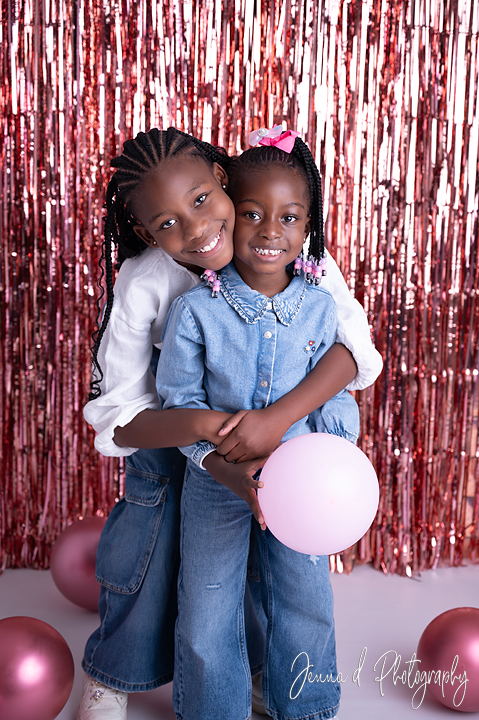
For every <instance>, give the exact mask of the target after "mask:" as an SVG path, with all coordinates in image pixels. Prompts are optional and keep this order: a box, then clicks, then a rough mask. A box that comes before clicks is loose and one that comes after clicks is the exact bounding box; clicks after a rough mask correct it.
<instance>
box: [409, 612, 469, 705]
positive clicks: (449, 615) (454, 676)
mask: <svg viewBox="0 0 479 720" xmlns="http://www.w3.org/2000/svg"><path fill="white" fill-rule="evenodd" d="M417 658H418V660H420V661H421V662H420V664H419V665H418V669H419V671H421V672H424V671H425V672H427V673H430V682H429V683H428V686H427V688H428V691H429V692H430V693H431V695H432V696H433V697H434V698H435V699H436V700H437V701H438V702H440V703H441V704H442V705H445V706H446V707H448V708H451V709H452V710H458V711H459V712H479V608H475V607H459V608H454V609H453V610H447V611H446V612H444V613H442V614H441V615H438V616H437V617H436V618H435V619H434V620H432V622H430V623H429V625H428V626H427V627H426V629H425V630H424V632H423V634H422V635H421V638H420V640H419V645H418V648H417Z"/></svg>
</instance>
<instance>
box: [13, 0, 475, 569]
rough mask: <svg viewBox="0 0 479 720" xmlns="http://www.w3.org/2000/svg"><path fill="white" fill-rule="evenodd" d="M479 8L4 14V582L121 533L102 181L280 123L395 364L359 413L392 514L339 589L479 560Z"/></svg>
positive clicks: (303, 2) (89, 3) (123, 0)
mask: <svg viewBox="0 0 479 720" xmlns="http://www.w3.org/2000/svg"><path fill="white" fill-rule="evenodd" d="M478 24H479V5H478V0H457V1H456V0H454V1H453V0H446V2H443V1H439V0H407V1H406V2H401V3H399V2H396V3H391V2H387V0H379V2H374V3H373V2H371V0H363V1H361V0H349V1H348V0H323V2H320V3H318V2H316V0H285V1H284V2H281V3H279V2H265V1H264V0H263V1H262V2H261V1H260V2H254V1H253V0H233V1H232V2H230V3H224V4H222V3H221V2H219V0H195V1H188V2H179V1H178V2H173V1H172V0H167V2H155V0H154V1H153V2H149V1H147V0H103V1H102V2H100V1H98V0H78V1H76V0H75V2H74V1H73V0H2V26H1V38H0V40H1V42H0V67H1V72H2V83H1V87H0V105H1V123H2V133H1V139H0V143H1V145H0V151H1V157H2V164H1V174H0V183H1V188H0V190H1V197H2V208H1V232H2V266H1V268H2V269H1V273H2V274H1V284H2V288H1V289H2V298H3V302H2V304H1V314H2V326H3V329H4V338H3V340H4V341H3V343H2V347H1V350H0V363H1V370H2V382H1V393H2V415H1V423H2V437H3V453H2V466H1V477H2V487H1V496H0V499H1V517H2V524H1V543H2V545H1V564H2V566H3V567H8V566H12V567H13V566H25V565H27V566H34V567H45V566H47V565H48V558H49V551H50V547H51V544H52V542H53V541H54V539H55V537H56V535H57V533H58V532H59V531H60V530H61V529H62V528H63V527H64V526H65V525H66V524H68V523H69V522H71V521H73V520H74V519H75V518H77V517H79V516H81V515H91V514H100V515H103V514H106V513H108V511H109V508H110V507H111V505H112V503H113V502H114V501H115V499H116V498H117V497H118V496H119V494H120V493H121V492H122V482H121V466H120V467H119V466H118V463H117V462H116V461H112V460H107V459H104V458H101V457H99V456H98V455H97V454H96V453H95V451H94V450H93V445H92V439H93V438H92V432H91V430H90V429H89V428H88V427H87V426H86V424H85V423H84V421H83V419H82V414H81V409H82V406H83V404H84V402H85V400H86V397H87V393H88V389H89V388H88V383H89V364H90V358H89V344H90V343H89V336H90V333H91V331H92V330H93V326H94V319H95V315H96V309H95V299H96V297H97V288H96V281H97V277H98V258H99V256H100V244H101V235H102V227H101V207H102V203H103V198H104V192H105V188H106V183H107V181H108V179H109V177H110V165H109V163H110V160H111V158H112V157H113V156H114V155H116V154H117V153H118V152H119V151H120V149H121V144H122V142H123V141H124V140H125V139H127V138H128V137H130V136H132V135H135V134H136V133H137V132H138V131H139V130H147V129H149V128H150V127H152V126H154V125H157V126H159V127H167V126H168V125H170V124H173V125H177V126H178V127H180V128H181V129H183V130H186V131H187V132H192V133H194V134H196V135H198V136H200V137H203V138H204V139H206V140H210V141H211V142H214V143H218V144H220V145H222V146H224V147H226V148H227V149H228V150H229V151H230V152H234V151H241V150H242V149H245V148H246V142H247V137H248V134H249V132H250V131H251V130H252V129H253V128H257V127H260V126H262V125H268V126H271V125H272V124H273V123H278V122H283V121H286V123H287V124H288V126H289V127H292V128H295V129H297V130H298V131H299V132H300V133H301V135H302V137H303V138H304V139H305V140H306V141H307V142H308V143H309V145H310V147H311V148H312V150H313V153H314V154H315V156H316V159H317V162H318V165H319V167H320V169H321V172H322V175H323V182H324V197H325V211H326V237H327V242H328V245H329V248H330V250H331V252H332V253H333V255H335V257H336V258H337V260H338V261H339V263H340V265H341V267H342V269H343V272H344V274H345V277H346V278H347V280H348V282H349V284H350V287H351V290H352V291H353V292H354V294H355V295H356V296H357V297H358V299H359V300H360V301H361V302H362V304H363V305H364V307H365V309H366V311H367V313H368V316H369V318H370V323H371V330H372V334H373V337H374V339H375V341H376V343H377V346H378V348H379V350H380V351H381V353H382V355H383V357H384V361H385V366H384V371H383V374H382V376H381V378H380V379H379V380H378V381H377V382H376V384H375V385H374V386H373V387H372V388H370V389H368V390H366V391H363V392H361V393H358V401H359V403H360V409H361V420H362V438H361V441H360V442H361V447H362V449H363V450H364V451H365V452H366V453H367V454H368V456H369V457H370V458H371V460H372V461H373V463H374V465H375V467H376V470H377V472H378V476H379V478H380V483H381V500H380V507H379V511H378V515H377V518H376V521H375V523H374V524H373V526H372V528H371V530H370V531H369V532H368V533H367V535H366V536H365V538H363V539H362V540H361V541H360V542H359V543H358V544H357V545H356V546H355V547H354V548H351V549H350V550H348V551H345V552H344V553H341V554H340V555H338V556H334V557H332V558H331V565H332V567H333V568H334V569H336V570H337V571H340V572H341V571H346V572H349V571H350V570H351V569H352V567H353V566H354V564H355V563H356V562H372V563H374V565H375V567H377V568H382V569H383V570H384V571H385V572H391V573H393V572H398V573H402V574H408V575H412V574H416V573H418V572H419V571H421V570H422V569H424V568H430V567H436V566H437V565H439V564H449V565H454V564H460V563H461V562H463V560H464V559H467V558H470V559H472V560H474V561H477V559H478V552H479V548H478V514H479V504H478V472H479V471H478V462H477V457H478V449H477V429H478V428H477V426H478V412H479V392H478V367H479V362H478V361H479V358H478V326H479V308H478V304H477V290H476V288H477V286H478V277H477V274H478V269H477V268H478V258H477V231H478V190H477V187H478V173H477V161H478V137H479V108H478V99H477V98H478V94H479V93H478V84H479V81H478V78H479V42H478V31H479V28H478Z"/></svg>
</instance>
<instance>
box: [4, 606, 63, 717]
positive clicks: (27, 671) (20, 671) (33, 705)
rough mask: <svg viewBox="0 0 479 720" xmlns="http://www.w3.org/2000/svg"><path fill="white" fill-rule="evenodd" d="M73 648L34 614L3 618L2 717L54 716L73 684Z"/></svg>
mask: <svg viewBox="0 0 479 720" xmlns="http://www.w3.org/2000/svg"><path fill="white" fill-rule="evenodd" d="M73 676H74V665H73V657H72V654H71V652H70V648H69V647H68V645H67V643H66V642H65V640H64V638H63V637H62V636H61V635H60V633H58V632H57V631H56V630H55V629H54V628H52V627H51V625H48V624H47V623H45V622H43V621H42V620H37V619H36V618H32V617H20V616H19V617H9V618H5V619H4V620H0V720H54V718H56V717H57V716H58V714H59V713H60V712H61V710H62V708H63V707H64V705H65V703H66V702H67V700H68V698H69V697H70V693H71V690H72V686H73Z"/></svg>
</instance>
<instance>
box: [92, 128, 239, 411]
mask: <svg viewBox="0 0 479 720" xmlns="http://www.w3.org/2000/svg"><path fill="white" fill-rule="evenodd" d="M180 155H192V156H196V157H202V158H203V159H206V160H207V161H208V162H210V163H213V162H217V163H218V164H219V165H221V166H222V167H223V168H224V169H227V167H228V164H229V157H228V155H227V153H226V152H225V151H224V150H223V149H222V148H215V147H213V146H212V145H210V144H209V143H206V142H203V141H201V140H198V139H196V138H193V137H191V136H190V135H187V134H186V133H184V132H181V130H177V129H176V128H173V127H170V128H168V130H158V128H152V129H151V130H149V131H148V132H147V133H144V132H140V133H138V135H137V136H136V137H135V138H133V139H131V140H127V141H126V142H125V143H123V152H122V154H121V155H119V156H118V157H116V158H114V159H113V160H112V163H111V165H112V167H114V168H115V173H114V175H113V177H112V179H111V180H110V182H109V183H108V187H107V191H106V201H105V210H106V214H105V217H104V240H103V244H102V253H101V258H100V277H99V280H98V286H99V288H100V291H101V293H100V297H99V298H98V300H97V318H96V325H97V328H96V330H95V331H94V333H93V335H92V341H93V345H92V347H91V354H92V360H93V379H92V381H91V383H90V394H89V398H88V399H89V400H94V399H95V398H97V397H99V396H100V395H101V389H100V383H101V381H102V379H103V371H102V369H101V367H100V363H99V361H98V350H99V348H100V343H101V340H102V338H103V335H104V334H105V330H106V327H107V325H108V321H109V319H110V315H111V311H112V307H113V300H114V294H113V265H112V245H114V246H115V247H116V259H117V265H116V267H117V268H119V267H120V266H121V264H122V263H123V262H124V261H125V260H126V259H127V258H132V257H136V256H138V255H140V254H141V253H142V252H143V251H144V250H146V248H147V245H146V243H145V242H143V240H142V239H141V238H140V237H138V235H137V234H136V233H135V230H134V227H135V225H137V224H138V223H137V221H136V219H135V217H134V216H133V214H132V212H131V209H130V201H131V197H132V195H133V193H134V191H135V190H136V188H137V187H138V185H139V184H140V183H141V182H142V181H143V179H144V178H145V176H146V175H147V174H148V173H149V172H151V171H152V170H154V169H155V168H157V167H159V166H160V165H161V164H162V163H163V162H164V161H166V160H169V159H171V158H173V157H177V156H180ZM104 284H105V285H106V289H105V287H104ZM105 292H106V304H105V308H104V310H103V309H102V300H103V298H104V296H105Z"/></svg>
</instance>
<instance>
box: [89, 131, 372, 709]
mask: <svg viewBox="0 0 479 720" xmlns="http://www.w3.org/2000/svg"><path fill="white" fill-rule="evenodd" d="M228 162H229V159H228V157H227V155H226V153H224V152H222V151H220V150H218V149H216V148H214V147H212V146H211V145H209V144H208V143H203V142H201V141H199V140H196V139H195V138H192V137H190V136H188V135H186V134H184V133H182V132H180V131H178V130H176V129H174V128H169V129H168V130H166V131H159V130H156V129H153V130H150V131H149V132H148V133H139V135H138V136H137V137H136V138H135V139H133V140H129V141H127V142H126V143H125V144H124V147H123V153H122V154H121V155H120V156H119V157H118V158H116V159H115V160H114V161H113V163H112V165H113V167H114V168H115V170H116V172H115V174H114V175H113V178H112V180H111V182H110V184H109V186H108V191H107V202H106V209H107V216H106V219H105V245H104V261H105V276H106V286H107V299H106V304H105V309H104V312H103V316H102V319H101V322H100V328H99V330H98V333H97V334H96V338H95V344H94V347H93V358H94V380H93V382H92V393H91V396H90V402H89V403H88V404H87V405H86V407H85V411H84V414H85V418H86V419H87V421H88V422H89V423H90V424H91V425H92V426H93V427H94V429H95V430H96V432H97V435H96V439H95V445H96V447H97V449H98V450H99V452H101V453H102V454H104V455H108V456H125V457H126V478H125V496H124V497H123V498H122V499H121V500H120V501H119V502H118V503H117V504H116V505H115V507H114V508H113V511H112V513H111V514H110V516H109V518H108V520H107V522H106V524H105V528H104V531H103V533H102V537H101V540H100V544H99V547H98V553H97V576H98V578H99V580H100V583H101V585H102V588H101V593H100V603H99V611H100V619H101V625H100V627H99V628H98V630H97V631H95V633H93V635H92V636H91V637H90V639H89V640H88V643H87V646H86V650H85V656H84V660H83V668H84V670H85V672H86V673H87V682H86V684H85V689H84V695H83V698H82V703H81V706H80V709H79V712H78V720H86V719H89V720H93V718H96V720H107V719H108V720H110V718H111V719H113V718H115V720H120V719H121V720H123V719H124V718H126V702H127V693H129V692H138V691H142V690H150V689H152V688H154V687H157V686H159V685H161V684H163V683H166V682H168V681H170V680H171V679H172V674H173V629H174V622H175V616H176V573H177V547H178V536H179V502H180V494H181V487H182V481H183V472H184V462H185V459H184V457H183V456H182V455H181V454H180V453H179V452H178V451H177V450H176V446H178V445H184V444H185V443H194V442H197V441H200V440H202V441H209V442H214V443H216V444H218V443H219V444H218V448H217V450H218V460H219V462H218V474H215V478H216V480H217V481H218V482H226V483H227V485H228V487H230V488H232V489H233V490H234V491H235V492H238V493H240V495H241V497H243V498H244V499H245V500H246V501H247V502H248V504H249V505H250V507H251V509H252V511H253V512H254V514H255V517H256V518H257V519H258V520H259V521H260V522H261V523H262V525H263V526H264V523H263V522H262V517H261V512H260V509H259V506H258V503H257V498H256V493H255V491H254V489H253V488H252V487H247V486H246V484H245V483H244V477H243V476H244V473H245V472H247V473H248V474H249V476H250V477H252V476H253V475H254V473H255V472H256V470H257V469H258V468H259V467H261V465H262V463H263V462H264V456H266V455H268V454H269V453H270V452H272V450H274V448H275V447H276V445H277V444H278V442H279V439H280V438H277V437H276V436H277V435H278V428H271V427H269V426H267V423H265V429H266V431H267V432H266V435H267V436H268V437H266V438H264V439H263V441H262V440H261V438H258V429H257V427H255V428H254V429H253V427H252V426H251V416H250V414H248V415H246V416H245V417H244V418H243V419H242V420H241V418H242V417H243V415H244V413H239V414H237V415H236V416H235V418H234V419H231V420H228V421H227V419H228V418H230V415H231V413H221V412H216V411H213V410H209V409H201V410H190V409H185V410H177V409H175V410H167V411H164V410H161V409H160V408H161V406H160V403H159V401H158V396H157V393H156V389H155V380H154V372H155V366H156V362H157V359H158V354H159V348H160V347H161V340H160V335H161V330H162V326H163V323H164V320H165V317H166V313H167V311H168V309H169V307H170V305H171V302H172V301H173V300H174V299H175V298H176V297H177V296H178V295H180V294H181V293H182V292H184V291H186V290H188V289H189V288H191V287H194V286H195V285H197V284H198V283H199V282H200V275H201V274H202V272H203V270H204V269H206V268H207V269H208V270H211V271H215V272H218V271H219V270H220V268H221V267H223V266H224V265H227V264H228V262H229V261H230V260H231V257H232V252H233V250H232V232H233V225H234V207H233V204H232V202H231V200H230V199H229V197H228V195H227V194H226V193H225V189H226V186H227V184H228V177H227V173H226V168H227V167H228ZM112 244H114V245H116V246H117V259H118V263H119V265H120V269H119V272H118V276H117V278H116V281H115V285H114V288H113V268H112V257H111V246H112ZM332 269H333V272H331V273H330V275H329V276H328V280H330V281H332V282H331V285H332V291H333V293H335V294H336V296H337V297H338V298H339V305H340V307H341V312H340V313H339V314H340V315H341V316H342V317H343V318H344V321H345V322H344V327H343V329H342V331H343V336H344V337H343V338H342V339H341V342H343V343H346V344H348V346H350V350H351V351H352V355H351V353H350V352H349V351H348V350H347V349H346V348H345V347H344V345H342V344H339V343H338V344H336V345H335V346H333V347H332V348H331V350H330V351H329V353H328V354H326V355H325V356H324V357H323V358H322V360H321V361H320V363H318V366H317V367H318V368H322V369H323V377H321V376H320V374H319V373H316V375H317V378H316V380H317V384H316V387H317V388H321V387H322V391H319V392H318V395H321V392H322V395H321V398H320V399H321V400H322V402H321V403H320V404H323V403H324V402H325V401H326V400H328V399H329V398H330V397H332V396H333V395H334V393H335V392H337V391H338V390H339V389H341V388H342V387H344V386H345V385H346V384H347V383H348V382H350V389H355V388H362V387H367V386H368V385H369V384H371V382H373V381H374V379H375V377H376V376H377V374H378V373H379V371H380V363H381V360H380V358H379V356H378V355H377V353H376V351H375V350H374V348H373V346H372V344H371V341H370V337H369V329H368V326H367V322H366V318H365V315H364V311H363V310H362V308H361V307H360V306H359V304H358V303H356V301H354V300H353V298H352V297H351V296H350V294H349V291H348V289H347V286H346V284H345V283H344V280H343V279H342V276H341V275H340V273H339V270H338V269H337V267H336V266H335V265H334V263H333V264H332ZM348 337H349V339H347V338H348ZM353 356H354V358H355V360H353V359H352V358H353ZM366 358H367V362H366ZM371 358H372V359H373V360H375V362H376V365H375V367H374V368H373V369H371V368H372V365H373V363H372V362H371ZM355 361H356V362H355ZM176 362H177V363H178V365H179V366H181V363H182V359H181V357H179V358H177V360H176ZM356 364H357V367H356ZM296 390H297V391H299V392H300V393H301V392H302V390H301V386H300V387H299V388H297V389H296ZM293 392H295V391H293ZM279 409H280V410H281V408H279ZM278 417H281V423H280V425H281V427H282V426H283V425H284V426H286V424H287V425H288V427H289V424H291V422H294V418H292V417H291V419H290V416H289V415H288V414H287V413H286V412H284V413H283V412H279V413H278ZM240 420H241V421H240ZM265 420H266V419H265ZM226 421H227V422H226ZM239 421H240V422H239ZM225 422H226V424H225ZM238 422H239V425H238V427H237V428H236V430H235V432H234V434H232V433H231V432H230V430H231V428H233V427H235V426H236V425H237V423H238ZM243 423H244V427H243ZM288 423H289V424H288ZM221 428H223V429H222V430H221V434H222V435H226V439H224V440H223V442H221V440H222V438H221V437H220V435H219V431H220V429H221ZM270 430H272V432H271V433H270ZM228 433H229V434H228ZM281 434H282V433H281ZM273 436H274V437H273ZM139 448H141V449H139ZM158 448H163V449H158ZM220 453H222V456H220ZM215 454H216V453H215ZM258 457H260V459H259V460H258V459H257V458H258ZM231 460H241V461H242V462H238V463H237V464H236V465H234V464H232V463H231V462H230V461H231ZM235 467H237V470H236V471H235ZM225 468H226V469H227V470H228V472H225ZM213 472H214V471H213ZM160 530H161V533H160ZM257 585H258V583H255V586H257ZM250 600H251V599H250V596H249V593H248V592H247V593H246V595H245V614H246V615H247V617H248V618H249V620H248V622H247V632H248V652H249V657H250V664H251V669H252V672H253V673H254V672H255V671H257V670H259V669H260V664H261V661H262V657H263V647H264V638H263V635H262V630H261V627H260V625H259V623H258V620H257V618H256V615H255V613H254V612H253V611H252V610H251V602H250Z"/></svg>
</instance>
